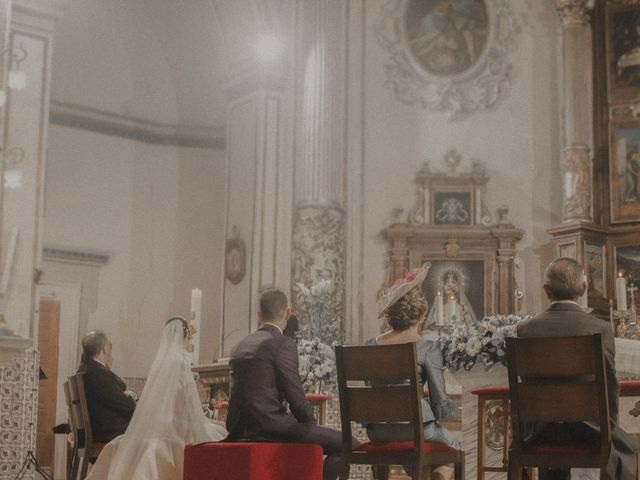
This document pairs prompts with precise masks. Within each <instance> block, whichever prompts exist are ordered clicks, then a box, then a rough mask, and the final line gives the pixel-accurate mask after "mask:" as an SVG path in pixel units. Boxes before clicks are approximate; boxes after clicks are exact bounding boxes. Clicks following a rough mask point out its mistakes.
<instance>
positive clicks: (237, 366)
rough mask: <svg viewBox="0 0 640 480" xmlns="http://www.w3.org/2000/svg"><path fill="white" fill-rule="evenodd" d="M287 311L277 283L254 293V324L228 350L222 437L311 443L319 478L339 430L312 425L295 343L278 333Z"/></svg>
mask: <svg viewBox="0 0 640 480" xmlns="http://www.w3.org/2000/svg"><path fill="white" fill-rule="evenodd" d="M290 315H291V309H290V308H289V303H288V301H287V296H286V295H285V294H284V293H282V292H281V291H280V290H277V289H271V290H267V291H266V292H264V293H263V294H262V296H261V297H260V311H259V312H258V318H259V320H260V324H261V325H260V328H258V330H257V331H256V332H254V333H252V334H251V335H249V336H248V337H246V338H244V339H243V340H242V341H240V343H238V344H237V345H236V346H235V347H234V348H233V350H232V351H231V360H230V363H231V385H232V387H231V395H230V399H229V411H228V414H227V429H228V430H229V436H228V437H227V440H230V441H235V440H242V439H247V440H267V441H268V440H271V441H279V442H299V443H317V444H319V445H321V446H322V449H323V451H324V453H325V455H327V458H326V459H325V462H324V467H323V478H324V480H329V479H335V478H337V477H338V473H339V467H340V455H339V454H340V450H341V433H340V432H339V431H337V430H333V429H331V428H326V427H322V426H319V425H317V422H316V419H315V417H314V415H313V410H312V409H311V406H310V405H309V402H308V400H307V399H306V397H305V394H304V389H303V387H302V382H301V381H300V375H299V373H298V349H297V347H296V344H295V342H294V341H293V340H292V339H291V338H289V337H287V336H285V335H283V334H282V332H283V330H284V329H285V327H286V325H287V320H288V318H289V316H290ZM285 400H286V402H287V403H288V404H289V409H290V411H291V413H288V412H287V409H286V406H285V405H284V401H285Z"/></svg>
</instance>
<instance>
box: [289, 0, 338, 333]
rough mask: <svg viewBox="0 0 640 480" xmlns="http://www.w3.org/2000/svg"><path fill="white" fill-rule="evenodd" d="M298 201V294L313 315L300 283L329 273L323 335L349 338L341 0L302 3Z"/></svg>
mask: <svg viewBox="0 0 640 480" xmlns="http://www.w3.org/2000/svg"><path fill="white" fill-rule="evenodd" d="M297 12H298V14H299V15H298V18H299V29H300V30H299V32H298V39H297V44H298V45H299V46H300V50H299V53H298V55H297V56H296V63H297V66H298V68H297V69H296V70H297V71H298V72H300V77H299V78H298V79H297V81H296V98H299V99H301V100H300V104H299V105H298V108H297V110H296V112H295V113H296V132H295V138H296V150H295V153H294V158H295V191H294V193H295V206H294V209H295V210H294V223H293V239H292V240H293V245H292V247H293V251H292V296H293V299H294V306H295V309H296V311H297V312H299V313H300V315H301V320H302V322H303V325H304V324H305V322H307V321H308V320H309V319H308V318H307V317H308V315H306V312H305V307H304V302H303V299H302V297H301V292H300V289H299V288H298V287H297V284H298V283H303V284H305V285H306V286H307V287H310V286H312V285H313V284H314V283H316V282H318V281H319V280H323V279H327V280H330V281H331V283H330V287H329V300H328V301H327V302H326V303H325V305H324V309H323V319H325V321H323V322H322V324H321V325H318V326H317V328H318V330H317V331H318V337H319V338H320V340H321V341H323V342H325V343H328V344H330V343H331V342H334V341H338V342H342V341H344V338H345V323H344V321H345V319H344V309H345V248H346V229H345V208H344V205H345V178H344V175H345V172H344V171H345V153H344V152H345V134H344V132H345V60H344V59H345V54H346V45H345V22H346V3H345V2H344V1H342V0H300V1H298V3H297Z"/></svg>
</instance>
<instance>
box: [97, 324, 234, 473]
mask: <svg viewBox="0 0 640 480" xmlns="http://www.w3.org/2000/svg"><path fill="white" fill-rule="evenodd" d="M194 333H195V332H194V330H193V329H192V327H191V325H190V324H189V323H188V322H187V321H186V320H185V319H184V318H182V317H173V318H170V319H169V320H168V321H167V323H166V324H165V327H164V331H163V335H162V341H161V342H160V347H159V348H158V353H157V354H156V358H155V360H154V361H153V365H152V366H151V371H150V372H149V377H148V378H147V381H146V383H145V386H144V389H143V390H142V394H141V396H140V401H139V402H138V405H137V407H136V409H135V412H134V414H133V418H132V419H131V422H130V423H129V426H128V427H127V430H126V432H125V433H124V435H121V436H119V437H117V438H115V439H114V440H112V441H111V442H109V443H108V444H107V445H106V446H105V447H104V449H103V450H102V453H100V456H99V457H98V460H97V462H96V464H95V465H94V466H93V468H92V469H91V472H90V473H89V475H88V476H87V480H103V479H104V480H123V479H131V480H135V479H140V480H143V479H145V480H151V479H153V480H174V479H181V478H182V469H183V465H182V464H183V458H184V453H183V452H184V446H185V444H187V443H191V442H194V443H199V442H205V441H218V440H222V439H223V438H225V437H226V435H227V431H226V429H225V428H224V427H223V426H222V424H219V423H215V422H213V421H211V420H209V419H208V418H206V417H205V416H204V413H203V411H202V406H201V404H200V400H199V398H198V391H197V388H196V384H195V381H194V379H193V374H192V373H191V367H190V361H189V357H188V353H187V346H188V345H189V342H190V340H191V338H192V336H193V334H194Z"/></svg>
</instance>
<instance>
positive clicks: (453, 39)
mask: <svg viewBox="0 0 640 480" xmlns="http://www.w3.org/2000/svg"><path fill="white" fill-rule="evenodd" d="M406 33H407V41H408V45H409V49H410V50H411V52H412V54H413V56H414V58H415V59H416V61H417V62H418V63H419V64H420V65H421V66H422V67H423V68H424V69H425V70H426V71H427V72H429V73H431V74H433V75H439V76H448V75H458V74H461V73H464V72H466V71H467V70H469V69H470V68H471V67H473V66H474V65H475V64H476V62H477V61H478V58H480V55H481V54H482V52H483V50H484V48H485V46H486V44H487V40H488V36H489V20H488V15H487V6H486V4H485V0H410V1H409V4H408V7H407V13H406Z"/></svg>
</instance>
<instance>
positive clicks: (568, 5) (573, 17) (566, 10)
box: [556, 0, 595, 27]
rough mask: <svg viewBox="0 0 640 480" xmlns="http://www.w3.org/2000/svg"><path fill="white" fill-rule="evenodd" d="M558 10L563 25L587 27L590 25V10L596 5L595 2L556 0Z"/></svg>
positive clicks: (591, 0)
mask: <svg viewBox="0 0 640 480" xmlns="http://www.w3.org/2000/svg"><path fill="white" fill-rule="evenodd" d="M556 5H557V7H556V10H557V12H558V15H559V16H560V20H561V21H562V24H563V25H564V26H565V27H567V26H569V25H586V24H588V23H589V10H591V9H592V8H593V6H594V5H595V0H556Z"/></svg>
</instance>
